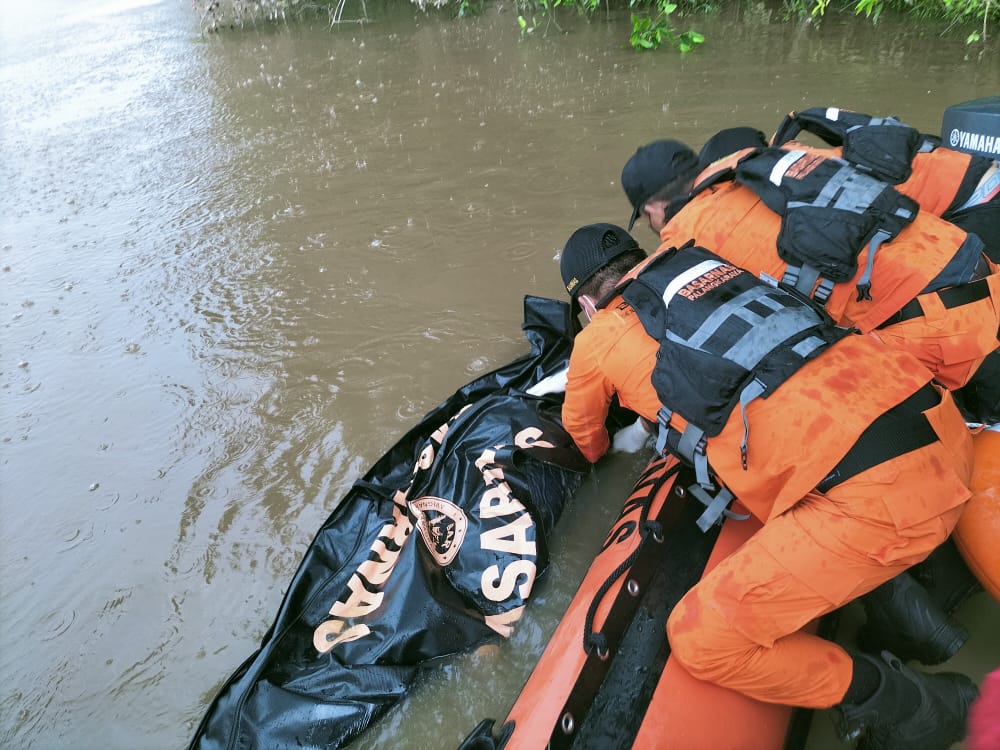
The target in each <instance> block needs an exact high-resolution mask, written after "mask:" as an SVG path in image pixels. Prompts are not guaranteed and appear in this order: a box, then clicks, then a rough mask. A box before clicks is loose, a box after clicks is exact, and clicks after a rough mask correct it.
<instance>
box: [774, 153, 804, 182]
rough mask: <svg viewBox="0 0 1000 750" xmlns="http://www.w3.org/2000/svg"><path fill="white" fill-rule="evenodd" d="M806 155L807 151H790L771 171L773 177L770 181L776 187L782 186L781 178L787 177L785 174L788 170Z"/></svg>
mask: <svg viewBox="0 0 1000 750" xmlns="http://www.w3.org/2000/svg"><path fill="white" fill-rule="evenodd" d="M805 155H806V152H805V151H789V152H788V153H787V154H785V155H784V156H782V157H781V158H780V159H778V163H777V164H775V165H774V167H773V168H772V169H771V175H770V177H769V178H768V179H769V180H770V181H771V182H773V183H774V184H775V185H780V184H781V178H782V177H784V176H785V172H787V171H788V168H789V167H791V166H792V165H793V164H794V163H795V162H797V161H798V160H799V159H801V158H802V157H803V156H805Z"/></svg>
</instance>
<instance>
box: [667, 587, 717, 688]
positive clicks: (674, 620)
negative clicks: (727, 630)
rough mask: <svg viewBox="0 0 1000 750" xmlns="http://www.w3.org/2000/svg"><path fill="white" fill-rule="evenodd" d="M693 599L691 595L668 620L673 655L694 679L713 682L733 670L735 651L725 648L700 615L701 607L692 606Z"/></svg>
mask: <svg viewBox="0 0 1000 750" xmlns="http://www.w3.org/2000/svg"><path fill="white" fill-rule="evenodd" d="M689 597H691V594H690V593H689V594H688V596H686V597H685V598H684V599H682V600H681V602H680V603H679V604H678V605H677V606H676V607H675V608H674V611H673V612H672V613H671V614H670V617H669V618H668V619H667V640H668V641H669V642H670V654H671V656H672V657H673V658H674V659H676V660H677V661H678V662H680V664H681V666H683V667H684V669H685V670H687V672H688V673H690V674H691V675H692V676H693V677H697V678H698V679H700V680H706V681H709V682H712V681H715V680H716V679H717V678H719V677H722V676H724V675H726V674H728V673H729V672H730V671H731V670H732V666H733V652H732V650H731V649H729V648H726V647H725V646H724V645H723V642H722V641H721V640H720V639H719V638H718V635H720V634H719V633H715V632H714V631H713V629H712V627H711V625H710V623H709V622H707V621H706V619H705V618H701V617H698V616H697V615H696V612H697V611H698V607H697V605H695V606H694V607H692V606H690V605H691V604H692V602H691V601H690V599H689ZM684 605H688V606H684Z"/></svg>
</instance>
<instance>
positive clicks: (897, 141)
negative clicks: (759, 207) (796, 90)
mask: <svg viewBox="0 0 1000 750" xmlns="http://www.w3.org/2000/svg"><path fill="white" fill-rule="evenodd" d="M802 130H805V131H807V132H809V133H812V134H813V135H817V136H819V137H820V138H822V139H823V140H824V141H826V142H827V143H829V144H830V145H831V146H840V147H841V148H842V149H843V151H842V157H843V159H844V160H845V161H847V162H849V163H850V164H852V165H853V166H854V167H856V168H857V169H860V170H861V171H863V172H866V173H868V174H871V175H873V176H874V177H877V178H879V179H880V180H884V181H885V182H888V183H890V184H892V185H898V184H900V183H901V182H905V181H906V180H908V179H909V178H910V175H911V174H912V171H913V168H912V164H913V157H914V156H916V155H917V154H918V153H920V152H922V151H932V150H934V149H935V148H937V146H938V145H939V144H940V139H938V138H936V137H935V136H931V135H927V134H925V133H921V132H920V131H919V130H917V129H916V128H913V127H910V126H909V125H907V124H906V123H904V122H900V121H899V120H898V119H896V118H895V117H872V116H871V115H865V114H860V113H858V112H850V111H847V110H843V109H837V108H836V107H812V108H810V109H806V110H803V111H802V112H792V113H791V114H789V115H788V116H786V117H785V119H784V120H783V121H782V122H781V125H779V126H778V130H777V131H776V132H775V134H774V138H773V139H772V145H775V146H780V145H782V144H784V143H787V142H788V141H790V140H792V139H793V138H794V137H795V136H796V135H798V134H799V132H800V131H802Z"/></svg>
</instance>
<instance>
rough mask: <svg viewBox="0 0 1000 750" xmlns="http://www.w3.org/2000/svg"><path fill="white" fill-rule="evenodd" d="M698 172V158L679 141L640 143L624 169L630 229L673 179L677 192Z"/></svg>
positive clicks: (623, 179)
mask: <svg viewBox="0 0 1000 750" xmlns="http://www.w3.org/2000/svg"><path fill="white" fill-rule="evenodd" d="M697 174H698V157H697V156H696V155H695V153H694V151H692V150H691V149H690V148H688V147H687V146H685V145H684V144H683V143H681V142H680V141H673V140H669V139H663V140H659V141H653V142H652V143H647V144H646V145H645V146H640V147H639V148H638V149H637V150H636V152H635V153H634V154H633V155H632V158H630V159H629V160H628V161H627V162H625V166H624V167H623V168H622V189H624V190H625V195H627V196H628V199H629V203H631V204H632V218H631V219H629V222H628V228H629V230H631V229H632V227H633V226H634V225H635V222H636V219H638V218H639V214H640V213H642V207H643V206H644V205H646V203H647V201H649V199H650V198H652V197H653V196H654V195H656V194H657V193H659V192H660V191H661V190H663V189H664V188H666V187H667V186H668V185H670V184H671V183H673V182H676V183H677V184H678V189H677V192H678V194H680V193H682V192H684V190H685V189H686V187H687V186H686V182H687V180H689V179H694V177H695V176H697Z"/></svg>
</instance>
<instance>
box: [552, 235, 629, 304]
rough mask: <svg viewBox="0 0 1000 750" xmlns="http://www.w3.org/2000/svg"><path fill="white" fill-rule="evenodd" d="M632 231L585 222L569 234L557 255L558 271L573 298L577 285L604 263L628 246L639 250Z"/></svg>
mask: <svg viewBox="0 0 1000 750" xmlns="http://www.w3.org/2000/svg"><path fill="white" fill-rule="evenodd" d="M641 249H642V248H640V247H639V243H637V242H636V241H635V240H634V239H632V235H630V234H629V233H628V232H626V231H625V230H624V229H622V228H621V227H619V226H616V225H614V224H588V225H587V226H585V227H580V228H579V229H577V230H576V231H575V232H573V234H571V235H570V237H569V239H568V240H567V241H566V247H564V248H563V251H562V257H561V258H560V259H559V272H560V273H561V274H562V280H563V284H564V285H565V287H566V291H567V292H568V293H569V296H570V297H571V298H572V299H573V300H574V301H575V300H576V298H577V295H578V294H579V292H580V287H581V286H583V285H584V284H586V283H587V282H588V281H589V280H590V279H591V278H592V277H593V276H594V274H596V273H597V272H598V271H600V270H601V269H602V268H604V267H605V266H606V265H608V263H610V262H611V261H612V260H614V259H615V258H617V257H618V256H619V255H624V254H625V253H627V252H629V251H631V250H641Z"/></svg>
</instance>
